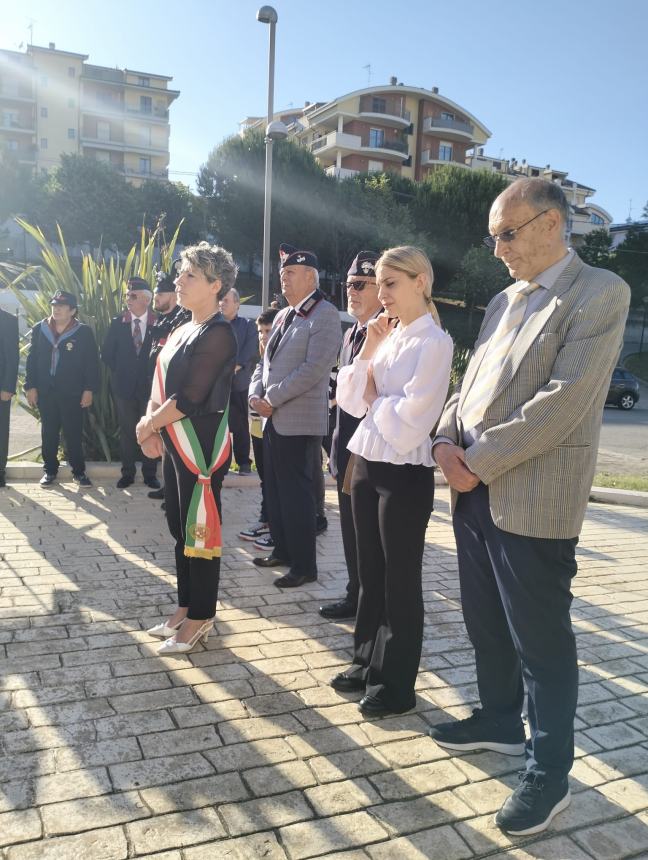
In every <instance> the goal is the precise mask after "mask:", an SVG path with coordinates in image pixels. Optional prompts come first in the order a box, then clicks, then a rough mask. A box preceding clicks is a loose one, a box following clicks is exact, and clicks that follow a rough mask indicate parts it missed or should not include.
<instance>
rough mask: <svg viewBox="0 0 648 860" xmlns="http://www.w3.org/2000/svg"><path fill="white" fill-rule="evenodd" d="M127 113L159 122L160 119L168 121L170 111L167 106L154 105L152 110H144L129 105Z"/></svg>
mask: <svg viewBox="0 0 648 860" xmlns="http://www.w3.org/2000/svg"><path fill="white" fill-rule="evenodd" d="M126 113H127V114H130V115H131V116H136V117H137V118H138V119H145V120H151V121H153V122H159V121H160V120H162V121H163V122H166V121H167V120H168V119H169V111H168V110H167V109H166V108H158V107H154V108H151V110H142V109H141V108H132V107H127V108H126Z"/></svg>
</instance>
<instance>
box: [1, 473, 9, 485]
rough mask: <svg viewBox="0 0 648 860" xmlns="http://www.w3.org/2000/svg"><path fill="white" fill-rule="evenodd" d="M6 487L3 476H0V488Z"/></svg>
mask: <svg viewBox="0 0 648 860" xmlns="http://www.w3.org/2000/svg"><path fill="white" fill-rule="evenodd" d="M6 486H7V481H6V480H5V476H4V475H0V487H6Z"/></svg>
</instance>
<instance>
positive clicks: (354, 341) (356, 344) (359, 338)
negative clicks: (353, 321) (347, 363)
mask: <svg viewBox="0 0 648 860" xmlns="http://www.w3.org/2000/svg"><path fill="white" fill-rule="evenodd" d="M366 336H367V329H366V328H364V327H363V326H361V325H359V326H358V327H357V329H356V330H355V332H354V333H353V337H352V338H351V361H353V359H354V358H355V357H356V355H357V354H358V353H359V352H360V350H361V349H362V345H363V344H364V342H365V338H366Z"/></svg>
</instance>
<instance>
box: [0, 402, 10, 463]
mask: <svg viewBox="0 0 648 860" xmlns="http://www.w3.org/2000/svg"><path fill="white" fill-rule="evenodd" d="M10 414H11V400H0V478H4V475H5V471H6V469H7V457H8V455H9V416H10Z"/></svg>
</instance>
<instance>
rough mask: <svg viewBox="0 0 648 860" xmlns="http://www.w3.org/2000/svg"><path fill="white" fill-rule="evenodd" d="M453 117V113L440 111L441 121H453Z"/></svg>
mask: <svg viewBox="0 0 648 860" xmlns="http://www.w3.org/2000/svg"><path fill="white" fill-rule="evenodd" d="M454 118H455V115H454V114H453V113H448V112H447V111H445V110H443V111H441V119H454Z"/></svg>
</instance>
